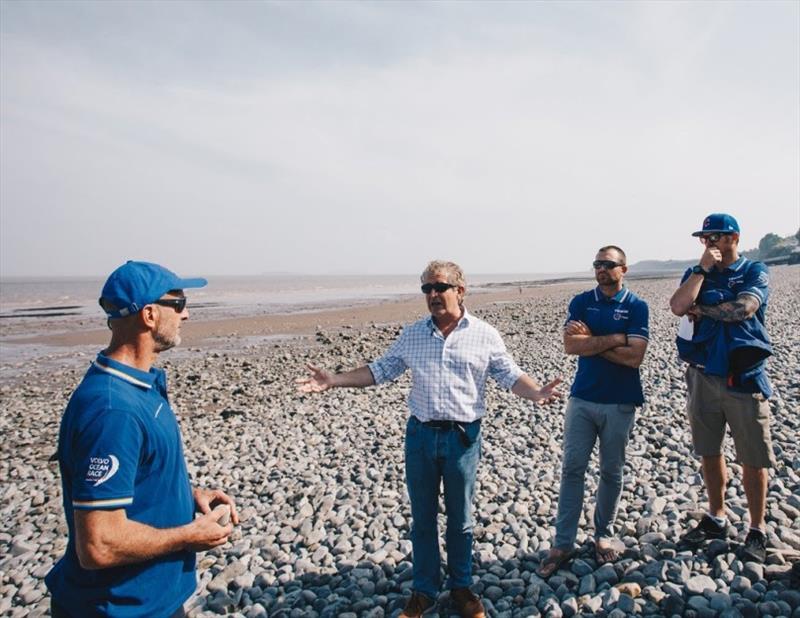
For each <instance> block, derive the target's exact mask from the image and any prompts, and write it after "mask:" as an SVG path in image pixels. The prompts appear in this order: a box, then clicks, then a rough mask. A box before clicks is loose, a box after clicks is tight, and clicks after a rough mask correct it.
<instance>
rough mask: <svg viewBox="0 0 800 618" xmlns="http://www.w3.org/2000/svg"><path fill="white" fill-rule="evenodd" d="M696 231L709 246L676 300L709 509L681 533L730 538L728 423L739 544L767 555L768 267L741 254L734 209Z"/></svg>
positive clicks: (685, 542) (745, 553)
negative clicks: (738, 501)
mask: <svg viewBox="0 0 800 618" xmlns="http://www.w3.org/2000/svg"><path fill="white" fill-rule="evenodd" d="M692 235H693V236H698V237H699V238H700V242H702V243H703V245H704V247H705V249H704V251H703V253H702V255H701V256H700V261H699V263H698V264H697V265H696V266H694V267H692V268H690V269H688V270H687V271H686V273H685V274H684V276H683V279H682V280H681V285H680V287H679V288H678V289H677V291H676V292H675V293H674V294H673V296H672V298H671V299H670V308H671V309H672V312H673V313H674V314H675V315H678V316H682V317H683V318H684V323H682V326H681V329H680V330H679V334H678V339H677V344H678V350H679V354H680V356H681V358H682V359H683V360H685V361H686V362H687V363H688V365H689V366H688V368H687V370H686V384H687V388H688V393H687V399H686V410H687V416H688V417H689V422H690V425H691V429H692V442H693V444H694V450H695V452H696V453H697V454H698V455H699V456H700V457H701V459H702V470H703V480H704V481H705V485H706V491H707V493H708V502H709V510H708V513H707V514H706V515H705V516H704V517H703V518H702V519H701V521H700V523H699V524H698V525H697V527H695V528H693V529H692V530H690V531H689V532H687V533H686V534H685V535H684V536H683V537H682V539H681V546H682V547H685V548H696V547H698V546H699V545H700V544H701V543H703V542H704V541H706V540H708V539H724V538H726V537H728V536H729V531H730V527H729V525H728V521H727V518H726V516H725V499H724V498H725V488H726V483H727V478H728V473H727V469H726V466H725V459H724V457H723V455H722V443H723V440H724V438H725V426H726V425H727V426H728V427H730V431H731V435H732V436H733V441H734V446H735V448H736V458H737V460H738V461H739V462H740V463H741V464H742V476H743V478H742V484H743V486H744V492H745V495H746V496H747V508H748V511H749V513H750V530H749V532H748V534H747V537H746V539H745V543H744V546H743V547H742V549H741V557H742V558H743V559H744V560H754V561H758V562H763V561H764V559H765V558H766V544H767V539H766V534H765V531H766V524H765V520H764V514H765V504H766V499H767V469H768V468H770V467H772V466H773V465H774V464H775V458H774V455H773V453H772V446H771V443H770V431H769V404H768V403H767V399H768V398H769V397H770V395H771V394H772V387H771V386H770V384H769V380H768V379H767V376H766V372H765V362H766V358H767V357H768V356H770V355H771V353H772V350H771V345H770V342H769V337H768V336H767V332H766V327H765V317H766V310H767V301H768V299H769V274H768V272H767V267H766V266H765V265H764V264H762V263H761V262H754V261H751V260H748V259H747V258H745V257H743V256H740V255H739V250H738V249H739V224H738V223H737V222H736V219H734V218H733V217H732V216H731V215H728V214H724V213H715V214H712V215H709V216H708V217H706V219H705V220H704V221H703V226H702V229H701V230H699V231H697V232H695V233H694V234H692Z"/></svg>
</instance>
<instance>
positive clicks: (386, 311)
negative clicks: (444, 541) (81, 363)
mask: <svg viewBox="0 0 800 618" xmlns="http://www.w3.org/2000/svg"><path fill="white" fill-rule="evenodd" d="M585 287H586V283H578V282H568V283H558V284H552V285H539V286H533V287H530V286H529V287H522V288H521V290H520V288H518V287H516V286H505V287H501V288H498V289H496V290H493V291H488V292H487V291H482V292H478V293H470V294H468V296H467V304H468V305H469V307H470V308H474V309H477V308H480V307H485V306H487V305H491V304H494V303H504V302H511V301H513V302H525V301H528V300H533V299H537V298H543V297H545V296H548V295H550V294H551V293H552V290H562V289H563V290H579V289H583V288H585ZM189 307H190V319H189V320H188V321H187V322H186V323H185V324H184V326H183V328H182V338H183V342H184V344H185V345H190V346H195V345H203V344H212V345H213V343H215V342H214V340H216V339H227V338H230V337H257V336H280V335H289V336H297V335H310V334H313V333H314V332H315V331H316V330H319V329H338V328H343V327H352V328H361V327H364V326H370V325H374V324H388V323H393V322H408V321H413V320H416V319H418V318H420V317H421V316H423V315H425V314H426V313H427V310H426V308H425V301H424V297H423V296H422V295H419V296H414V297H401V298H400V299H398V300H389V301H385V302H380V303H363V304H358V305H354V306H349V307H331V308H327V309H322V310H313V311H308V312H293V313H271V314H263V315H251V316H237V317H230V318H206V317H205V316H204V315H203V312H202V310H198V311H196V312H195V313H194V314H191V304H190V305H189ZM96 324H98V325H101V326H95V327H92V326H91V323H90V322H88V321H87V320H86V319H85V318H82V319H80V320H77V319H76V320H71V321H68V320H60V321H56V320H51V321H50V323H47V322H42V321H36V322H31V321H29V322H27V327H26V326H25V325H17V326H9V327H8V328H7V329H6V332H5V333H4V335H5V337H4V338H0V341H5V343H6V345H9V346H11V345H15V344H17V345H19V344H23V345H24V344H44V345H50V346H60V347H64V346H80V345H96V346H102V345H103V344H105V343H107V342H108V329H107V328H105V326H104V325H102V324H103V319H102V314H100V312H99V311H98V319H97V322H96ZM26 328H27V329H29V330H32V329H35V331H36V334H26V332H25V330H26ZM48 330H52V331H55V332H47V331H48Z"/></svg>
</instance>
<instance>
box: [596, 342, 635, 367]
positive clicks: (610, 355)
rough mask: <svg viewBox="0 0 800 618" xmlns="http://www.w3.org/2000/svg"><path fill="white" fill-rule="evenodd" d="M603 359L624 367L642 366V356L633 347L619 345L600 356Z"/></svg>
mask: <svg viewBox="0 0 800 618" xmlns="http://www.w3.org/2000/svg"><path fill="white" fill-rule="evenodd" d="M600 356H602V357H603V358H605V359H606V360H608V361H611V362H612V363H616V364H617V365H625V366H626V367H633V368H634V369H636V368H638V367H639V365H641V364H642V360H643V359H644V354H643V353H641V352H639V351H638V350H637V349H635V348H634V347H633V346H629V345H621V346H619V347H617V348H613V349H611V350H606V351H605V352H602V353H601V354H600Z"/></svg>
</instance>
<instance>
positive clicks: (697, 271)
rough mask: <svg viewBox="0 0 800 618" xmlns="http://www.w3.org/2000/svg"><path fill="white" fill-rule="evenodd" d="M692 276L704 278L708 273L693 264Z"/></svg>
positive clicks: (698, 265)
mask: <svg viewBox="0 0 800 618" xmlns="http://www.w3.org/2000/svg"><path fill="white" fill-rule="evenodd" d="M692 274H693V275H703V276H704V277H705V276H706V275H708V271H707V270H705V269H704V268H703V267H702V266H700V264H695V265H694V266H692Z"/></svg>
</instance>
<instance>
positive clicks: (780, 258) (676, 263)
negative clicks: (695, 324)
mask: <svg viewBox="0 0 800 618" xmlns="http://www.w3.org/2000/svg"><path fill="white" fill-rule="evenodd" d="M742 255H744V256H746V257H748V258H750V259H751V260H760V261H762V262H766V263H767V264H800V230H798V231H797V233H796V234H793V235H791V236H784V237H780V236H778V235H777V234H773V233H769V234H767V235H766V236H764V238H762V239H761V241H760V242H759V243H758V247H755V248H754V249H748V250H747V251H742ZM695 264H697V258H693V259H691V260H642V261H641V262H636V263H635V264H631V265H630V267H629V271H630V272H631V273H632V274H636V275H646V274H651V273H667V272H676V271H680V272H683V271H684V270H686V269H687V268H689V267H690V266H694V265H695Z"/></svg>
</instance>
